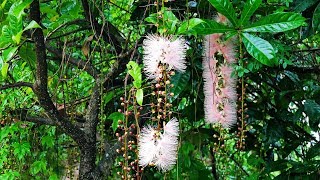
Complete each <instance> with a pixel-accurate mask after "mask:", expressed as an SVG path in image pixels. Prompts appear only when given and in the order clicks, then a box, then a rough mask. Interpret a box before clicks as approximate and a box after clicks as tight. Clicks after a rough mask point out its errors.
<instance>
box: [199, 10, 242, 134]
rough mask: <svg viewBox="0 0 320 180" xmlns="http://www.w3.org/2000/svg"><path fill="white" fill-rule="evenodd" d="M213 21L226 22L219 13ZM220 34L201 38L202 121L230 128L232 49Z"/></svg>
mask: <svg viewBox="0 0 320 180" xmlns="http://www.w3.org/2000/svg"><path fill="white" fill-rule="evenodd" d="M217 21H218V22H222V23H226V19H225V18H223V16H221V15H218V16H217ZM221 36H222V34H211V35H207V36H206V37H205V42H204V47H205V52H204V58H203V63H202V65H203V79H204V95H205V102H204V108H205V120H206V122H208V123H220V124H221V125H222V127H225V128H226V127H230V126H231V125H233V124H235V123H236V120H237V117H236V116H237V114H236V100H237V95H236V88H235V86H236V81H235V79H234V78H233V77H232V72H233V68H232V64H233V63H234V62H235V51H234V45H233V42H232V39H229V40H228V41H225V42H223V41H222V39H221Z"/></svg>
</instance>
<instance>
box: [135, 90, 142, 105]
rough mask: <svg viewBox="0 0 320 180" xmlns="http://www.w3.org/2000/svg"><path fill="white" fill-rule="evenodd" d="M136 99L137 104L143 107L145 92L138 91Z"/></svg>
mask: <svg viewBox="0 0 320 180" xmlns="http://www.w3.org/2000/svg"><path fill="white" fill-rule="evenodd" d="M136 99H137V103H138V104H139V105H140V106H142V103H143V90H142V89H138V90H137V92H136Z"/></svg>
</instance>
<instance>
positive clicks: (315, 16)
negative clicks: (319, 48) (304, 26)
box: [312, 3, 320, 32]
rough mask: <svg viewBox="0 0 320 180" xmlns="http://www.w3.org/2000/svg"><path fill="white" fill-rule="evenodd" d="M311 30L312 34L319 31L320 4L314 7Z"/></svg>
mask: <svg viewBox="0 0 320 180" xmlns="http://www.w3.org/2000/svg"><path fill="white" fill-rule="evenodd" d="M312 29H313V32H316V31H318V30H320V3H319V4H318V6H317V7H316V9H315V10H314V13H313V17H312Z"/></svg>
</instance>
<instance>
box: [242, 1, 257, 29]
mask: <svg viewBox="0 0 320 180" xmlns="http://www.w3.org/2000/svg"><path fill="white" fill-rule="evenodd" d="M261 2H262V0H247V2H246V4H245V5H244V7H243V10H242V12H241V18H240V25H246V24H248V23H249V20H250V17H251V16H252V15H253V13H254V12H255V11H256V10H257V9H258V7H259V6H260V4H261Z"/></svg>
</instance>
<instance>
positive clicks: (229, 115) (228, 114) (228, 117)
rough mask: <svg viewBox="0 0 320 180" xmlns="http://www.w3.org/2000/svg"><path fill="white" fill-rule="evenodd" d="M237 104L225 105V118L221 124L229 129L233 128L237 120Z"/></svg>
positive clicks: (228, 103)
mask: <svg viewBox="0 0 320 180" xmlns="http://www.w3.org/2000/svg"><path fill="white" fill-rule="evenodd" d="M236 112H237V111H236V104H235V102H227V103H225V104H224V118H223V119H222V121H221V122H220V123H221V124H222V126H223V127H225V128H227V127H230V126H232V125H233V124H234V123H235V122H236V120H237V113H236Z"/></svg>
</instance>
